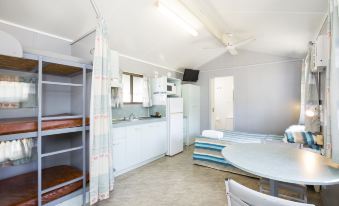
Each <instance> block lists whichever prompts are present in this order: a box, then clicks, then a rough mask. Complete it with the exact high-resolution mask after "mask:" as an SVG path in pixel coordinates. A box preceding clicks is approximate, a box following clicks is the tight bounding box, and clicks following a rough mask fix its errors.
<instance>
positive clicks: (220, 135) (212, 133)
mask: <svg viewBox="0 0 339 206" xmlns="http://www.w3.org/2000/svg"><path fill="white" fill-rule="evenodd" d="M201 135H202V136H204V137H209V138H214V139H221V138H223V137H224V133H223V132H220V131H216V130H204V131H202V134H201Z"/></svg>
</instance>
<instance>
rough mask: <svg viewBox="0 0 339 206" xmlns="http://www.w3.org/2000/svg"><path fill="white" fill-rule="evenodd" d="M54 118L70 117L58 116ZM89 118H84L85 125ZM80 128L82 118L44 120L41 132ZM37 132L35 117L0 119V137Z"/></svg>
mask: <svg viewBox="0 0 339 206" xmlns="http://www.w3.org/2000/svg"><path fill="white" fill-rule="evenodd" d="M54 116H71V114H60V115H54ZM88 124H89V118H86V125H88ZM79 126H82V118H76V117H75V118H73V119H58V120H48V121H47V120H46V121H43V122H42V130H51V129H63V128H71V127H79ZM37 130H38V121H37V117H25V118H8V119H0V135H6V134H18V133H25V132H35V131H37Z"/></svg>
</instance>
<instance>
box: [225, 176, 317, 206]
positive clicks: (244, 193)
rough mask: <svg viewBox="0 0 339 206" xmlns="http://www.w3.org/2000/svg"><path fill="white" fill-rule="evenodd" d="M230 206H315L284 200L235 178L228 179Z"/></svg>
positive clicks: (227, 189)
mask: <svg viewBox="0 0 339 206" xmlns="http://www.w3.org/2000/svg"><path fill="white" fill-rule="evenodd" d="M225 185H226V196H227V201H228V206H314V205H312V204H304V203H298V202H293V201H289V200H284V199H281V198H278V197H273V196H269V195H266V194H263V193H260V192H257V191H254V190H252V189H249V188H247V187H245V186H243V185H241V184H239V183H237V182H235V181H234V180H231V179H229V180H226V181H225Z"/></svg>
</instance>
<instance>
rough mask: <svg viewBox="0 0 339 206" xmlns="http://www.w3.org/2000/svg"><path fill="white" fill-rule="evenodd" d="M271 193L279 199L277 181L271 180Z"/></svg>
mask: <svg viewBox="0 0 339 206" xmlns="http://www.w3.org/2000/svg"><path fill="white" fill-rule="evenodd" d="M270 192H271V195H272V196H274V197H278V188H277V182H276V181H275V180H271V179H270Z"/></svg>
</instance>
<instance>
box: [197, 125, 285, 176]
mask: <svg viewBox="0 0 339 206" xmlns="http://www.w3.org/2000/svg"><path fill="white" fill-rule="evenodd" d="M282 139H283V136H279V135H266V134H253V133H245V132H235V131H225V132H224V137H223V138H221V139H215V138H209V137H203V136H198V137H196V138H195V142H194V152H193V161H194V164H197V165H201V166H206V167H210V168H214V169H218V170H223V171H228V172H232V173H236V174H241V175H246V176H251V177H253V175H251V174H249V173H247V172H244V171H242V170H240V169H237V168H235V167H233V166H232V165H231V164H230V163H229V162H228V161H227V158H226V159H225V158H224V157H223V155H222V153H221V151H222V150H223V149H224V148H225V147H227V145H230V144H234V143H262V142H263V141H281V142H283V141H282Z"/></svg>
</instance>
